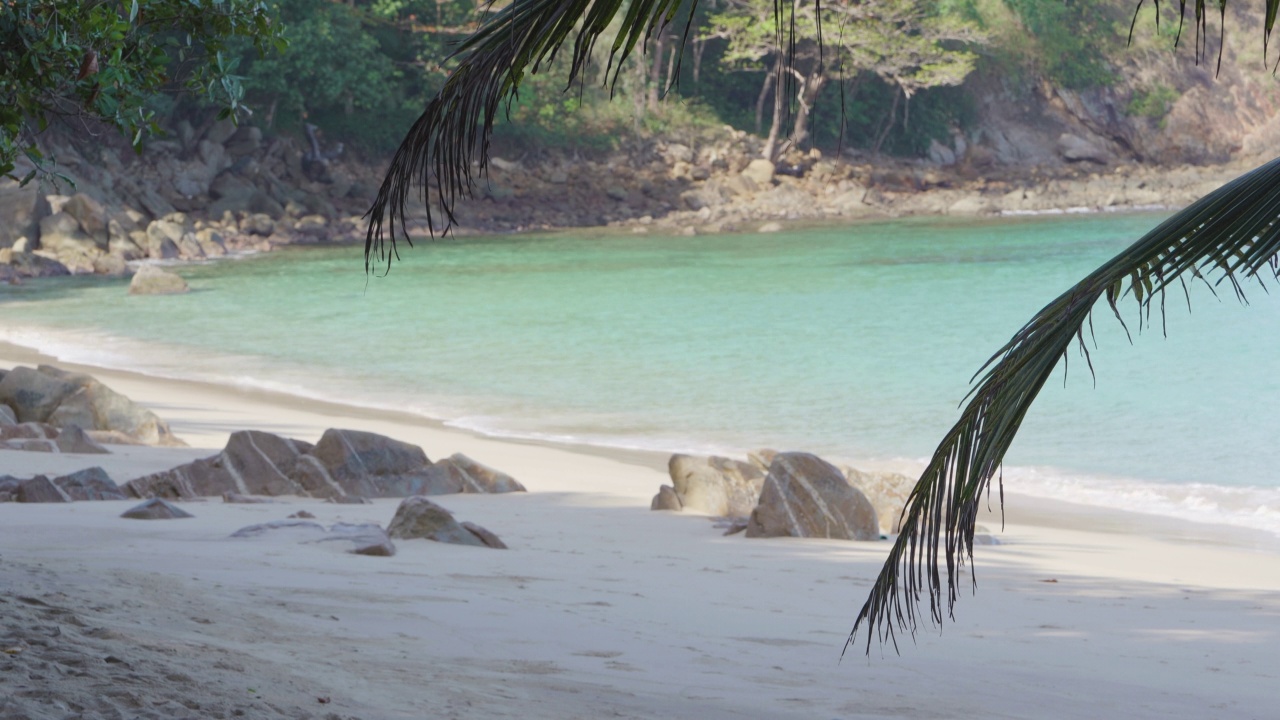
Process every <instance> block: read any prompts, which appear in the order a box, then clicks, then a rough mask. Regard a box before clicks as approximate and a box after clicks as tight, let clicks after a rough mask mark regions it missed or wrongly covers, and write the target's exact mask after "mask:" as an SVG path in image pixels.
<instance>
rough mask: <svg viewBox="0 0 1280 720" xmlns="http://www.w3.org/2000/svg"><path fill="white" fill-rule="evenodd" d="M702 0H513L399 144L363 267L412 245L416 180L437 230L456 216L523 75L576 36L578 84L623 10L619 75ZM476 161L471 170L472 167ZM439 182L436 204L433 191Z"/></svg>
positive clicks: (476, 38) (465, 46) (612, 67)
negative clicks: (639, 49)
mask: <svg viewBox="0 0 1280 720" xmlns="http://www.w3.org/2000/svg"><path fill="white" fill-rule="evenodd" d="M695 5H696V0H629V1H628V0H513V1H512V2H511V4H510V5H508V6H507V7H505V8H503V9H502V10H500V11H499V12H497V13H496V14H494V16H493V17H492V18H490V19H489V20H487V21H485V22H484V24H483V25H481V26H480V28H479V29H478V30H477V31H476V32H475V34H473V35H471V36H470V37H468V38H467V39H466V40H464V41H463V42H462V44H461V45H460V46H459V47H458V49H457V50H456V51H455V52H454V53H453V55H452V56H451V58H450V59H451V60H456V61H457V67H456V69H455V70H454V71H453V73H452V75H450V77H449V79H448V80H447V81H446V82H445V85H444V87H443V88H442V89H441V90H440V92H439V93H437V94H436V96H435V97H434V98H432V99H431V101H430V103H428V105H427V108H426V111H424V112H423V113H422V115H421V116H420V117H419V118H418V120H417V121H416V122H415V123H414V124H413V127H412V128H411V129H410V130H409V133H408V134H407V135H406V136H405V139H404V140H403V141H402V142H401V143H400V147H399V148H398V149H397V150H396V154H395V156H394V157H393V158H392V160H391V166H390V168H389V169H388V170H387V175H386V177H385V179H384V180H383V182H382V186H381V187H380V188H379V190H378V196H377V198H376V199H375V200H374V203H373V206H372V207H371V208H370V210H369V212H368V214H367V217H368V218H369V227H368V231H367V233H366V235H365V270H366V272H367V271H368V270H369V269H370V266H371V263H372V262H373V261H374V260H375V259H377V260H378V261H380V262H386V263H388V264H389V263H390V261H391V258H392V257H395V256H397V253H396V238H397V236H403V237H404V238H405V239H406V240H408V241H409V243H410V244H412V239H410V238H409V236H408V233H407V232H406V226H405V203H406V202H407V201H408V200H409V198H410V197H411V196H412V195H413V189H414V187H415V186H416V187H417V188H418V189H419V191H420V193H421V195H420V197H421V200H422V202H423V203H424V204H425V205H426V207H427V223H428V225H430V226H431V228H432V234H433V235H434V233H435V229H436V228H437V221H440V222H439V225H440V226H442V227H443V228H444V229H445V231H447V229H448V228H449V227H451V226H452V225H453V223H454V215H453V209H454V207H455V204H456V202H457V200H458V199H459V198H461V197H465V196H467V195H468V194H469V193H470V191H471V188H472V187H473V185H474V180H475V174H474V172H475V171H478V172H479V173H480V174H482V175H483V174H484V173H485V172H486V170H487V167H488V154H489V153H488V148H489V138H490V136H491V135H492V133H493V124H494V121H496V120H497V119H498V113H499V112H501V109H502V103H503V101H504V100H507V101H510V100H512V99H513V98H514V97H515V96H516V94H517V92H518V90H519V87H520V82H521V79H522V78H523V77H524V76H525V74H526V73H536V72H538V71H539V70H542V69H544V68H545V67H546V66H547V65H549V64H550V63H551V62H552V61H554V60H555V57H556V54H557V53H558V52H559V51H560V49H561V48H562V47H563V46H564V45H565V44H566V43H567V42H569V40H570V38H572V42H573V44H572V52H571V57H570V59H571V63H570V68H569V77H568V80H567V82H566V86H572V85H573V84H574V82H580V81H581V79H582V76H583V72H584V70H585V69H586V67H587V65H588V64H589V62H590V61H591V55H592V50H593V49H594V47H595V43H596V41H597V40H598V39H599V38H600V36H601V35H602V34H604V32H605V31H606V30H607V29H608V27H609V26H610V24H611V23H612V22H613V21H614V18H615V17H617V16H618V14H619V13H620V12H623V11H624V9H625V13H626V14H625V16H624V17H623V19H622V22H621V28H622V29H621V30H620V31H619V32H618V34H617V37H616V39H615V40H614V42H613V45H612V46H611V47H610V49H609V55H608V57H609V60H608V62H609V65H608V68H607V74H608V72H611V73H612V78H611V80H610V82H611V83H615V84H616V82H617V78H618V73H619V72H620V71H621V68H622V63H623V62H624V61H625V60H626V59H627V57H628V56H630V54H631V53H632V52H633V51H635V49H636V46H637V45H640V44H641V43H643V42H644V41H645V40H646V39H647V38H648V36H649V34H650V33H652V32H655V31H657V30H660V29H661V28H662V27H664V26H666V25H667V24H669V23H671V22H672V21H674V20H675V19H676V18H677V17H678V16H679V15H680V14H681V12H680V11H681V7H682V6H684V8H685V10H684V13H683V16H684V18H685V36H686V37H687V34H688V30H689V26H690V25H691V24H692V19H693V10H694V7H695ZM473 169H474V170H473ZM433 185H434V194H435V198H434V200H435V202H434V211H433V207H432V206H433V203H432V197H431V194H432V192H433V190H432V188H433Z"/></svg>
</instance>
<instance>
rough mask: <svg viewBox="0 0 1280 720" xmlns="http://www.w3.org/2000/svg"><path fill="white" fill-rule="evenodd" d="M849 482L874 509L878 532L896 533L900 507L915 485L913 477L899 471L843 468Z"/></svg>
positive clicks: (900, 515) (900, 513)
mask: <svg viewBox="0 0 1280 720" xmlns="http://www.w3.org/2000/svg"><path fill="white" fill-rule="evenodd" d="M844 473H845V477H847V478H848V479H849V484H850V485H852V486H854V487H855V488H857V489H858V490H860V491H861V492H862V494H863V495H866V496H867V500H869V501H870V502H871V505H872V506H873V507H874V508H875V509H876V517H877V518H878V519H879V522H880V532H882V533H896V532H898V531H899V530H900V529H901V527H900V522H901V519H902V509H903V508H904V507H906V504H907V498H908V497H910V496H911V491H912V490H913V489H914V488H915V486H916V481H915V479H914V478H910V477H907V476H906V475H903V474H901V473H870V472H862V471H861V470H857V469H855V468H851V467H847V468H844Z"/></svg>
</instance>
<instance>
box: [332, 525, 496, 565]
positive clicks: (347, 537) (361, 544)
mask: <svg viewBox="0 0 1280 720" xmlns="http://www.w3.org/2000/svg"><path fill="white" fill-rule="evenodd" d="M495 539H496V538H495ZM310 542H314V543H322V542H337V543H341V544H345V545H347V546H349V547H348V548H347V552H349V553H353V554H355V555H372V556H374V557H391V556H392V555H395V554H396V546H395V544H394V543H392V542H391V538H389V537H387V533H386V531H385V530H383V529H382V528H381V527H380V526H378V525H376V524H374V523H363V524H360V525H353V524H350V523H338V524H336V525H334V526H333V527H331V528H329V531H328V532H327V533H325V535H324V536H323V537H320V538H317V539H315V540H311V541H310Z"/></svg>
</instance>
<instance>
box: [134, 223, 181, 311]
mask: <svg viewBox="0 0 1280 720" xmlns="http://www.w3.org/2000/svg"><path fill="white" fill-rule="evenodd" d="M157 222H158V221H157ZM154 224H155V223H152V225H154ZM175 247H176V246H175ZM188 290H190V288H189V287H187V281H186V280H183V279H182V276H181V275H178V274H177V273H172V272H169V271H168V270H164V269H161V268H159V267H156V266H155V265H143V266H142V267H140V268H138V272H136V273H134V275H133V280H130V281H129V294H130V295H178V294H181V293H184V292H187V291H188Z"/></svg>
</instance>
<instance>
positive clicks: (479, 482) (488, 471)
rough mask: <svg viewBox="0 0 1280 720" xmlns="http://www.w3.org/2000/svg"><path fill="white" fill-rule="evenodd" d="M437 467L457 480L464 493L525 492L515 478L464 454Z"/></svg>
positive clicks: (455, 454)
mask: <svg viewBox="0 0 1280 720" xmlns="http://www.w3.org/2000/svg"><path fill="white" fill-rule="evenodd" d="M435 467H436V468H440V469H442V470H443V471H444V472H446V473H448V475H449V477H450V478H453V479H456V480H457V481H458V484H459V485H460V486H461V488H462V492H464V493H508V492H525V487H524V485H521V484H520V482H519V481H518V480H516V479H515V478H513V477H511V476H510V475H508V474H506V473H504V472H501V471H498V470H494V469H493V468H491V467H489V466H488V465H484V464H482V463H478V462H476V461H475V460H472V459H471V458H469V457H467V456H466V455H463V454H462V453H454V454H453V455H450V456H449V457H447V458H445V459H443V460H440V461H438V462H436V464H435Z"/></svg>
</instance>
